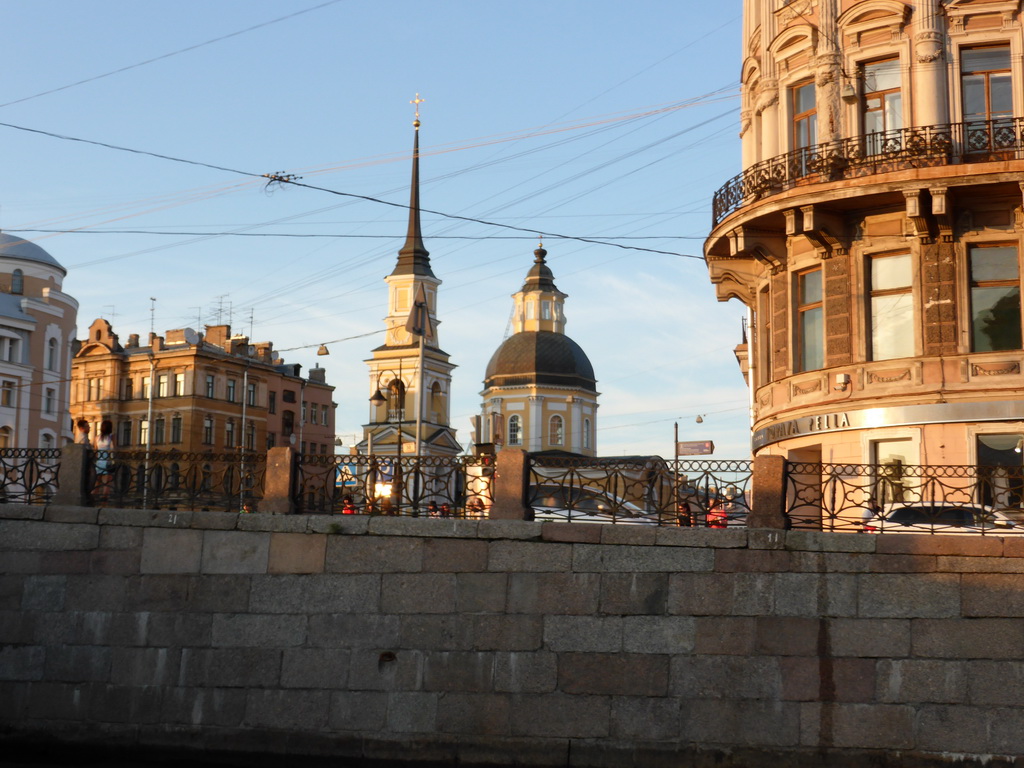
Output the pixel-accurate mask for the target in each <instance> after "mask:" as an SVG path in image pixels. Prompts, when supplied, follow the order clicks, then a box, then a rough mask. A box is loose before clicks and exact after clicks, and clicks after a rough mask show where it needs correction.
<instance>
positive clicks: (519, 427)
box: [508, 414, 523, 445]
mask: <svg viewBox="0 0 1024 768" xmlns="http://www.w3.org/2000/svg"><path fill="white" fill-rule="evenodd" d="M508 444H509V445H522V444H523V424H522V420H521V419H520V418H519V416H518V414H513V415H511V416H509V417H508Z"/></svg>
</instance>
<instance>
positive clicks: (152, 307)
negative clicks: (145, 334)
mask: <svg viewBox="0 0 1024 768" xmlns="http://www.w3.org/2000/svg"><path fill="white" fill-rule="evenodd" d="M155 331H156V299H154V298H153V297H152V296H150V297H149V335H150V337H152V336H153V334H154V333H155Z"/></svg>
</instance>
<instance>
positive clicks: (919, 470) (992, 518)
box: [786, 462, 1024, 536]
mask: <svg viewBox="0 0 1024 768" xmlns="http://www.w3.org/2000/svg"><path fill="white" fill-rule="evenodd" d="M786 477H787V479H786V483H787V488H786V498H787V509H786V514H787V516H788V518H789V521H790V523H791V525H792V527H794V528H812V529H815V530H824V531H847V532H854V531H860V532H867V533H978V534H987V535H1000V536H1001V535H1006V534H1020V533H1024V509H1022V508H1021V505H1022V501H1024V467H1022V466H1020V465H1018V466H1012V467H1006V466H915V465H904V464H900V463H899V462H895V463H891V464H817V463H800V462H788V463H787V471H786Z"/></svg>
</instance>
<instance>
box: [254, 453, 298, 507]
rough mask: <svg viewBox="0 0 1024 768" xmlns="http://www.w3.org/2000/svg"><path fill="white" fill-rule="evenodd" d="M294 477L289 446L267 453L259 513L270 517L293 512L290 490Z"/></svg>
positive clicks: (293, 461) (293, 459) (293, 503)
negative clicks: (267, 514) (268, 514)
mask: <svg viewBox="0 0 1024 768" xmlns="http://www.w3.org/2000/svg"><path fill="white" fill-rule="evenodd" d="M294 477H295V452H294V451H293V450H292V449H291V447H290V446H282V447H277V448H271V449H270V450H268V451H267V472H266V475H265V477H264V480H263V501H261V502H260V505H259V511H260V512H268V513H270V514H272V515H290V514H292V513H293V512H295V501H294V500H293V499H292V489H293V487H294Z"/></svg>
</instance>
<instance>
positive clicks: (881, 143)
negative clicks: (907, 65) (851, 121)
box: [860, 59, 903, 155]
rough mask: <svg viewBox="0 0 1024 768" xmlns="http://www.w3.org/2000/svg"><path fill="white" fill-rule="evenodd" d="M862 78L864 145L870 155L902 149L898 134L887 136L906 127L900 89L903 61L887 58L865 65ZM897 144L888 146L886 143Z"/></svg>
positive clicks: (861, 69) (862, 66)
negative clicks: (901, 63)
mask: <svg viewBox="0 0 1024 768" xmlns="http://www.w3.org/2000/svg"><path fill="white" fill-rule="evenodd" d="M860 78H861V83H862V84H863V88H864V95H863V97H862V102H861V110H862V114H861V120H862V123H863V126H862V127H863V129H864V138H865V148H866V150H867V153H868V154H869V155H877V154H879V153H881V152H885V151H899V150H900V149H902V147H901V146H900V145H899V142H898V137H896V136H888V137H887V134H888V133H890V132H892V131H898V130H899V129H900V128H902V127H903V94H902V93H901V92H900V60H899V59H885V60H884V61H873V62H871V63H868V64H862V65H861V67H860ZM887 140H888V141H893V140H895V141H896V143H895V144H894V145H893V146H891V147H887V144H886V142H887Z"/></svg>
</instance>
